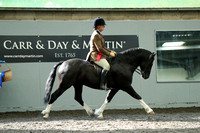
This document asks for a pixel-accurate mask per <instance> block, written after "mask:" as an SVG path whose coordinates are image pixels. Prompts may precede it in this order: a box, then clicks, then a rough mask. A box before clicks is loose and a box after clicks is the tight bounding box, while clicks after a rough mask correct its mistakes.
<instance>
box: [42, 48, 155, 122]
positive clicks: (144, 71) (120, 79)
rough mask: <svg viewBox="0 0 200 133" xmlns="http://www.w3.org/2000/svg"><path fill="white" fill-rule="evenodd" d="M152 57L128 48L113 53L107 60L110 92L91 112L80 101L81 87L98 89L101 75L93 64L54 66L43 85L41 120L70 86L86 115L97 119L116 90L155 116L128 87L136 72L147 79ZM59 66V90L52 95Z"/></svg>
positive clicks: (71, 62)
mask: <svg viewBox="0 0 200 133" xmlns="http://www.w3.org/2000/svg"><path fill="white" fill-rule="evenodd" d="M155 55H156V54H155V53H154V52H150V51H148V50H146V49H143V48H131V49H128V50H125V51H122V52H120V53H118V54H116V56H115V57H108V58H107V60H108V62H109V63H110V66H111V68H110V71H109V73H108V75H107V87H108V88H110V89H109V91H108V94H107V97H106V99H105V101H104V103H103V104H102V106H101V107H100V108H99V109H96V110H94V111H93V110H92V109H91V108H90V107H89V106H88V105H87V104H86V103H85V102H84V101H83V99H82V90H83V85H85V86H88V87H90V88H94V89H100V76H99V74H98V73H97V71H96V69H95V67H94V64H92V63H90V62H88V61H86V60H83V59H78V58H73V59H69V60H66V61H61V62H59V63H58V64H56V65H55V66H54V67H53V69H52V71H51V72H50V74H49V77H48V79H47V82H46V86H45V96H44V102H45V103H48V104H47V106H46V109H45V110H43V111H42V114H43V115H44V116H43V118H45V119H46V118H48V117H49V113H50V109H51V107H52V104H53V103H54V102H55V101H56V99H57V98H58V97H59V96H61V95H62V94H63V93H64V92H65V91H66V90H67V89H68V88H70V87H71V86H73V87H74V90H75V96H74V99H75V100H76V101H77V102H78V103H79V104H80V105H81V106H82V107H83V108H84V109H85V110H86V113H87V114H88V115H89V116H92V115H96V116H97V118H98V119H103V111H104V109H105V107H106V106H107V104H108V103H109V102H111V100H112V98H113V97H114V95H115V94H116V93H117V92H118V91H119V90H122V91H124V92H127V93H128V94H129V95H130V96H132V97H133V98H135V99H137V100H138V101H139V102H140V104H141V105H142V106H143V107H144V109H145V111H146V112H147V113H148V114H154V111H153V110H152V109H151V108H150V107H149V106H148V105H147V104H146V103H145V102H144V100H143V99H142V97H141V96H140V95H139V94H137V92H136V91H135V90H134V89H133V87H132V86H131V84H132V77H133V73H134V72H135V71H136V72H138V71H137V70H140V74H141V76H142V77H143V78H144V79H148V78H149V76H150V72H151V68H152V65H153V61H154V56H155ZM58 66H60V67H59V69H58V79H59V87H58V89H57V90H56V91H55V92H54V93H53V94H51V91H52V87H53V84H54V81H55V77H56V69H57V67H58ZM138 67H140V69H138Z"/></svg>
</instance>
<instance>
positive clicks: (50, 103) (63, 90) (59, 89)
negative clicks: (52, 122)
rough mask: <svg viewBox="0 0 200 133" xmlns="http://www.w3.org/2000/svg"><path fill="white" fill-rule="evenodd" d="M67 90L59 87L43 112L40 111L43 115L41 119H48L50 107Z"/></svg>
mask: <svg viewBox="0 0 200 133" xmlns="http://www.w3.org/2000/svg"><path fill="white" fill-rule="evenodd" d="M67 89H68V88H61V87H59V88H58V89H57V90H56V91H55V92H54V93H53V94H52V95H51V98H50V101H49V103H48V105H47V107H46V109H45V110H43V111H42V114H43V115H44V116H43V118H48V117H49V113H50V110H51V107H52V104H53V103H54V102H55V100H56V99H57V98H58V97H59V96H60V95H62V94H63V92H65V91H66V90H67Z"/></svg>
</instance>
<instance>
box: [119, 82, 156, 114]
mask: <svg viewBox="0 0 200 133" xmlns="http://www.w3.org/2000/svg"><path fill="white" fill-rule="evenodd" d="M122 90H123V91H125V92H127V93H128V94H129V95H131V96H132V97H133V98H135V99H137V100H139V102H140V104H141V105H142V106H143V107H144V109H145V111H146V112H147V113H148V114H154V112H153V110H152V109H151V108H150V107H149V106H148V105H147V104H146V103H145V102H144V101H143V100H142V98H141V96H140V95H138V94H137V92H135V90H134V89H133V88H132V86H129V87H127V88H125V89H122Z"/></svg>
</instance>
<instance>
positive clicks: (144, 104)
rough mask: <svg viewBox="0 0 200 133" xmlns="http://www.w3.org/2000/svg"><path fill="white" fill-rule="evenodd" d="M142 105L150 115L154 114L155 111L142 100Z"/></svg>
mask: <svg viewBox="0 0 200 133" xmlns="http://www.w3.org/2000/svg"><path fill="white" fill-rule="evenodd" d="M139 102H140V104H141V105H142V106H143V107H144V109H145V111H146V112H147V113H148V114H151V115H152V114H154V112H153V110H152V109H151V108H150V107H149V106H148V105H147V104H146V103H145V102H144V101H143V100H142V99H141V100H139Z"/></svg>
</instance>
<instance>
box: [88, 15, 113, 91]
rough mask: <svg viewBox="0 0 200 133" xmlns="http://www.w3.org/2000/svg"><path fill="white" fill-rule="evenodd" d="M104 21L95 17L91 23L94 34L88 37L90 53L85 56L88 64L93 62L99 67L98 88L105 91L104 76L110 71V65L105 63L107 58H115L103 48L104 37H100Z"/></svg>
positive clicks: (111, 52) (109, 51)
mask: <svg viewBox="0 0 200 133" xmlns="http://www.w3.org/2000/svg"><path fill="white" fill-rule="evenodd" d="M105 25H106V23H105V21H104V19H103V18H101V17H97V18H95V19H94V21H93V28H94V32H93V33H92V35H91V37H90V52H89V53H88V55H87V60H88V61H90V62H94V63H95V64H97V65H98V66H101V67H102V68H103V69H102V72H101V81H100V88H101V89H105V90H106V89H107V86H106V75H107V73H108V71H109V70H110V64H109V63H108V62H107V60H106V57H107V56H112V57H114V56H115V52H114V51H111V50H109V49H107V48H106V47H105V46H104V36H103V35H102V33H101V32H102V31H103V30H104V28H105Z"/></svg>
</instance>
